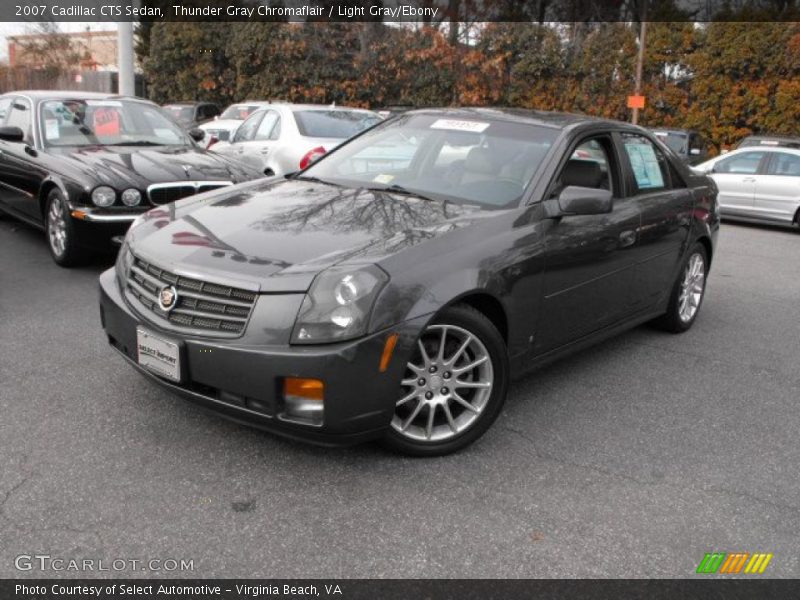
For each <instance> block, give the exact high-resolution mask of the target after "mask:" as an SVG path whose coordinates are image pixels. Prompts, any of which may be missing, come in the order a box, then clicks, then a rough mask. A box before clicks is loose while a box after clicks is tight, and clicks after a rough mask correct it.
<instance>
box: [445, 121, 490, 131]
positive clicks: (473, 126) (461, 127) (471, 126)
mask: <svg viewBox="0 0 800 600" xmlns="http://www.w3.org/2000/svg"><path fill="white" fill-rule="evenodd" d="M489 125H490V123H482V122H479V121H459V120H457V119H438V120H437V121H435V122H434V123H433V125H431V129H450V130H452V131H468V132H470V133H483V132H484V131H485V130H486V128H487V127H489Z"/></svg>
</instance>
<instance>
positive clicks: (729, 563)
mask: <svg viewBox="0 0 800 600" xmlns="http://www.w3.org/2000/svg"><path fill="white" fill-rule="evenodd" d="M771 560H772V553H769V554H767V553H766V552H756V553H755V554H750V553H749V552H734V553H731V554H727V553H725V552H709V553H706V555H705V556H704V557H703V560H702V561H700V564H699V565H698V567H697V572H698V573H703V574H713V573H751V574H756V573H763V572H764V571H765V570H766V568H767V565H768V564H769V561H771ZM745 565H746V566H745Z"/></svg>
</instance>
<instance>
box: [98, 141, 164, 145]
mask: <svg viewBox="0 0 800 600" xmlns="http://www.w3.org/2000/svg"><path fill="white" fill-rule="evenodd" d="M103 145H104V146H168V145H169V144H159V143H158V142H148V141H147V140H139V141H136V142H115V143H113V144H103Z"/></svg>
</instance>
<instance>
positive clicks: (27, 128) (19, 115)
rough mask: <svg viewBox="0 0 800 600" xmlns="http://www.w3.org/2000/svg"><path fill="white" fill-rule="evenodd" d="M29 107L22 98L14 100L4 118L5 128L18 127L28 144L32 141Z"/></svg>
mask: <svg viewBox="0 0 800 600" xmlns="http://www.w3.org/2000/svg"><path fill="white" fill-rule="evenodd" d="M31 123H32V120H31V105H30V102H28V101H27V100H25V99H24V98H14V101H13V102H12V104H11V111H10V112H9V114H8V116H7V117H6V123H5V124H6V126H7V127H19V128H20V129H22V131H23V133H24V134H25V141H26V142H28V143H30V142H31V140H32V139H33V132H32V131H31Z"/></svg>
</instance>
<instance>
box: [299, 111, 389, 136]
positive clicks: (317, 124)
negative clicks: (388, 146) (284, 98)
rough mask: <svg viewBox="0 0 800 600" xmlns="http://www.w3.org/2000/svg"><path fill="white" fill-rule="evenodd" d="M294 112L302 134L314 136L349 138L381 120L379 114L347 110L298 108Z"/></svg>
mask: <svg viewBox="0 0 800 600" xmlns="http://www.w3.org/2000/svg"><path fill="white" fill-rule="evenodd" d="M293 114H294V119H295V121H297V128H298V129H299V130H300V135H302V136H305V137H313V138H338V139H347V138H349V137H353V136H354V135H355V134H357V133H359V132H361V131H364V130H365V129H366V128H367V127H371V126H372V125H374V124H375V123H377V122H378V121H380V120H381V119H380V117H379V116H377V115H373V114H370V113H365V112H356V111H347V110H296V111H294V113H293Z"/></svg>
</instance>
